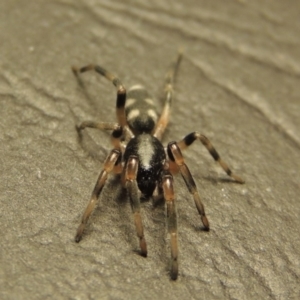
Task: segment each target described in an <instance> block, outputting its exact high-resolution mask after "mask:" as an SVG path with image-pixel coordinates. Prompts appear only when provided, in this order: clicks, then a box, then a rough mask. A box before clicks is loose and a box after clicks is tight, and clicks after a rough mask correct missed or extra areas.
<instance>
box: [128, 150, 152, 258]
mask: <svg viewBox="0 0 300 300" xmlns="http://www.w3.org/2000/svg"><path fill="white" fill-rule="evenodd" d="M137 171H138V159H137V158H136V157H135V156H133V155H132V156H130V157H129V159H128V161H127V165H126V169H125V180H126V184H125V185H126V189H127V191H128V194H129V198H130V203H131V208H132V212H133V216H134V224H135V228H136V233H137V236H138V238H139V241H140V248H141V255H142V256H144V257H146V256H147V244H146V239H145V236H144V229H143V223H142V218H141V213H140V198H139V189H138V185H137V181H136V176H137Z"/></svg>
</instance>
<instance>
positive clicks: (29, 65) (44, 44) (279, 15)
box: [0, 0, 300, 299]
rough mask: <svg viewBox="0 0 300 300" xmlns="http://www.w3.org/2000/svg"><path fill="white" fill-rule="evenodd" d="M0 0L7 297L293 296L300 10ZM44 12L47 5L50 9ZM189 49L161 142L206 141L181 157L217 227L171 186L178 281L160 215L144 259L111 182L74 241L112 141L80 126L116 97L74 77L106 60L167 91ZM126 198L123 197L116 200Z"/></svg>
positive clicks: (0, 201) (231, 4) (107, 112)
mask: <svg viewBox="0 0 300 300" xmlns="http://www.w3.org/2000/svg"><path fill="white" fill-rule="evenodd" d="M127 2H128V5H125V4H123V1H92V0H83V1H78V3H77V4H74V3H75V1H71V0H64V1H55V2H54V1H40V2H38V1H26V2H25V1H1V3H0V28H1V29H0V40H1V46H0V67H1V75H0V107H1V109H0V128H1V131H0V159H1V180H0V191H1V193H0V205H1V209H0V228H1V246H0V247H1V248H0V251H1V252H0V255H1V256H0V298H1V299H125V298H127V299H129V298H130V299H158V298H160V299H170V298H172V299H299V276H300V263H299V262H300V258H299V257H300V241H299V228H300V218H299V215H300V202H299V182H300V176H299V169H300V154H299V149H300V136H299V123H300V118H299V115H300V108H299V106H300V104H299V96H300V84H299V76H300V52H299V48H300V38H299V31H300V25H299V24H300V21H299V11H300V10H299V8H300V3H299V1H283V0H281V1H258V0H255V1H234V0H231V1H226V2H225V1H221V0H219V1H217V0H214V1H204V0H203V1H196V0H188V1H184V2H183V1H182V3H181V2H180V1H165V2H162V1H158V0H156V1H151V2H146V1H142V0H135V1H127ZM42 3H43V4H42ZM179 47H184V48H185V57H184V60H183V61H182V64H181V67H180V72H179V76H178V78H177V85H176V100H175V103H174V107H173V112H172V121H171V124H170V127H169V130H168V131H167V133H166V135H165V142H168V141H170V140H178V139H180V138H181V137H182V136H184V135H185V134H187V133H189V132H191V131H193V130H198V131H201V132H202V133H205V134H206V135H207V136H208V137H209V138H210V139H211V140H212V142H213V144H214V145H215V146H216V148H217V150H219V152H220V154H221V155H222V156H223V158H224V160H226V161H227V162H228V163H229V164H230V165H231V167H232V168H233V170H235V171H236V173H237V174H239V175H241V176H243V177H244V178H245V179H246V184H245V185H238V184H234V183H229V182H228V181H226V180H224V179H226V176H224V174H223V172H222V170H220V169H219V168H218V167H217V166H215V164H214V163H213V161H212V160H211V158H210V157H209V155H208V154H207V153H206V151H205V149H202V147H201V145H200V144H198V145H194V146H193V147H192V148H191V149H190V150H189V151H187V152H186V160H187V162H188V163H189V165H190V167H191V170H192V173H193V174H194V175H195V180H196V183H197V185H198V188H199V190H200V194H201V195H202V198H203V201H204V203H205V206H206V210H207V214H208V217H209V220H210V223H211V231H210V232H209V233H206V232H203V231H201V230H200V228H201V226H200V220H199V217H198V215H197V213H196V210H195V208H194V203H193V201H192V199H191V197H190V196H189V195H188V193H187V191H186V188H185V186H184V183H183V181H182V180H181V178H177V179H176V193H177V200H178V202H177V203H178V205H177V207H178V215H179V221H178V223H179V241H180V276H179V279H178V281H177V282H172V281H170V279H169V276H168V260H169V246H168V240H167V234H166V229H165V213H164V208H163V207H162V206H160V207H157V208H155V209H153V207H152V205H151V203H144V204H143V219H144V224H145V234H146V238H147V242H148V246H149V257H148V258H147V259H144V258H142V257H140V256H138V255H136V253H135V250H137V249H138V244H137V239H136V236H135V230H134V226H133V224H132V217H131V212H130V207H129V204H128V202H126V201H125V200H124V199H123V200H122V199H120V197H119V198H118V196H117V194H118V193H119V189H118V188H117V186H118V185H116V182H115V181H114V180H111V181H109V183H108V185H107V188H106V189H105V191H104V193H103V196H102V200H101V204H100V206H99V208H98V209H97V210H96V212H95V213H94V215H93V217H92V218H91V222H90V225H89V228H88V230H87V234H86V235H85V236H84V239H83V240H82V242H81V243H80V244H75V242H74V234H75V230H76V227H77V226H78V222H79V219H80V216H81V214H82V212H83V209H84V208H85V206H86V203H87V201H88V199H89V197H90V193H91V191H92V189H93V186H94V183H95V181H96V178H97V176H98V173H99V170H100V168H101V164H102V161H103V159H104V158H105V155H106V153H107V150H108V149H109V148H110V142H109V137H108V135H107V134H105V133H101V132H95V131H92V130H89V131H87V132H85V134H84V139H83V141H82V143H79V141H78V137H77V133H76V130H75V124H77V123H79V122H80V121H82V120H107V121H111V120H114V116H115V112H114V105H115V104H114V99H115V92H114V89H113V87H112V85H111V84H109V83H108V82H106V81H105V80H103V79H100V78H98V77H97V76H96V75H94V74H86V75H85V76H84V78H83V81H84V83H85V89H84V90H83V89H82V88H80V86H79V85H78V83H77V81H76V80H75V78H74V76H73V75H72V73H71V70H70V66H71V65H72V64H76V65H78V66H82V65H85V64H87V63H91V62H97V63H101V64H102V65H103V66H106V67H107V68H108V69H110V70H112V71H114V72H115V73H117V74H118V75H119V76H120V78H122V79H123V81H124V83H125V84H126V85H127V86H130V85H132V84H135V83H137V82H139V83H142V84H144V85H146V86H147V87H148V88H149V90H150V91H152V92H153V93H154V94H155V95H157V96H159V95H160V93H161V88H162V82H163V78H164V75H165V72H166V70H167V68H168V66H169V63H170V61H171V59H172V58H173V57H174V55H176V51H177V49H178V48H179ZM117 199H119V200H117Z"/></svg>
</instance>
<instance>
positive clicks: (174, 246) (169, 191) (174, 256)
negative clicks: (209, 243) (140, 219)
mask: <svg viewBox="0 0 300 300" xmlns="http://www.w3.org/2000/svg"><path fill="white" fill-rule="evenodd" d="M162 186H163V191H164V198H165V200H166V205H167V222H168V231H169V234H170V239H171V260H172V262H171V264H172V266H171V278H172V279H173V280H176V279H177V276H178V240H177V215H176V208H175V201H174V200H175V197H174V188H173V177H172V175H171V174H166V175H164V176H163V184H162Z"/></svg>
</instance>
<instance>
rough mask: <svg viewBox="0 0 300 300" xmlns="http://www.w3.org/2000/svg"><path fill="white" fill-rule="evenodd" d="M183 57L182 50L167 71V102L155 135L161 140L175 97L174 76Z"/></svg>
mask: <svg viewBox="0 0 300 300" xmlns="http://www.w3.org/2000/svg"><path fill="white" fill-rule="evenodd" d="M181 58H182V52H179V53H178V56H177V59H176V60H175V61H174V62H173V64H172V67H171V69H170V71H169V72H168V73H167V76H166V81H165V104H164V108H163V111H162V113H161V115H160V118H159V120H158V122H157V124H156V127H155V129H154V133H153V135H154V136H155V137H156V138H158V139H159V140H161V138H162V136H163V134H164V132H165V129H166V127H167V125H168V123H169V117H170V111H171V106H172V99H173V84H174V77H175V75H176V73H177V70H178V67H179V64H180V61H181Z"/></svg>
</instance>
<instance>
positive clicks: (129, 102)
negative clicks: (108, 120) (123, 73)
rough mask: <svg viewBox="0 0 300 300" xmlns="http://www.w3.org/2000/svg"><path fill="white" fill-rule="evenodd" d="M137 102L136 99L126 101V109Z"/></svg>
mask: <svg viewBox="0 0 300 300" xmlns="http://www.w3.org/2000/svg"><path fill="white" fill-rule="evenodd" d="M135 102H136V99H134V98H129V99H126V104H125V107H127V106H131V105H133V104H134V103H135Z"/></svg>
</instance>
